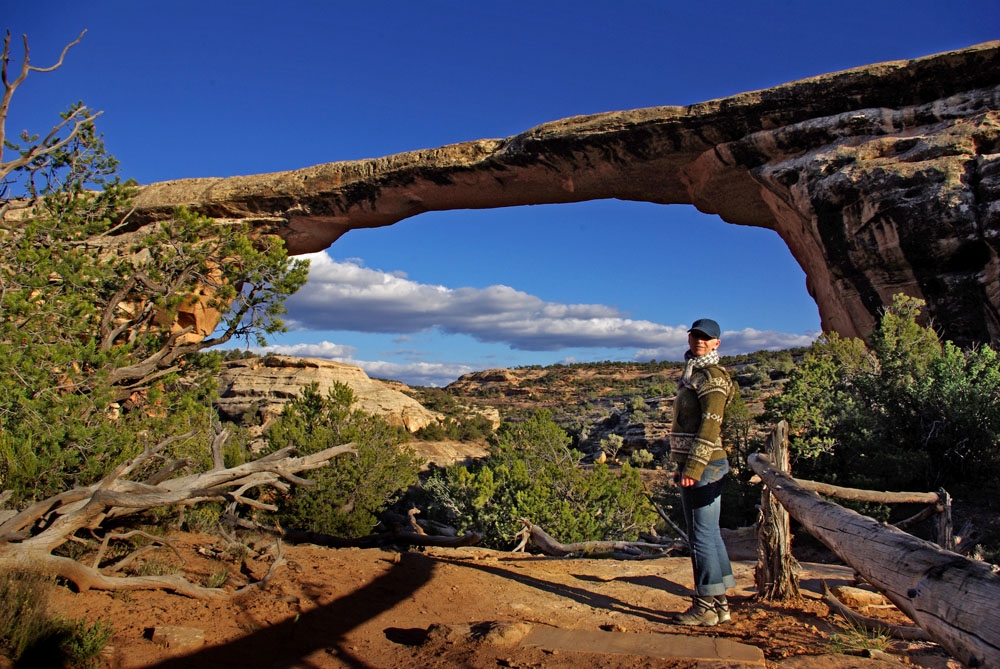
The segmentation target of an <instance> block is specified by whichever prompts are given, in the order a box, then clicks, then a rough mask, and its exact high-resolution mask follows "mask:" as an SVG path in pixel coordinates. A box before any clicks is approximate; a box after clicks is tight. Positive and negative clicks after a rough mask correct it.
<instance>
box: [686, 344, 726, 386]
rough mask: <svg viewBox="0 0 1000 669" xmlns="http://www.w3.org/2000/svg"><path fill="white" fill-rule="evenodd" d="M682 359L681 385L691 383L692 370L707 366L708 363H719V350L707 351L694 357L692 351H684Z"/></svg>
mask: <svg viewBox="0 0 1000 669" xmlns="http://www.w3.org/2000/svg"><path fill="white" fill-rule="evenodd" d="M684 360H685V364H684V374H683V375H682V376H681V381H680V384H681V385H682V386H687V385H690V383H691V374H693V373H694V370H696V369H702V368H703V367H708V366H709V365H718V364H719V352H718V351H709V352H708V353H706V354H705V355H703V356H701V357H695V355H694V353H692V352H691V351H685V352H684Z"/></svg>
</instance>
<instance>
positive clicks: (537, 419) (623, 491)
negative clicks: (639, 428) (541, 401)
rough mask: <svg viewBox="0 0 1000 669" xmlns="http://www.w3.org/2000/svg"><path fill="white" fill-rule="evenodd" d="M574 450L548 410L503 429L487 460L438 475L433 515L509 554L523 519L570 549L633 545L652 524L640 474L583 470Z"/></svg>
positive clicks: (431, 498) (430, 487)
mask: <svg viewBox="0 0 1000 669" xmlns="http://www.w3.org/2000/svg"><path fill="white" fill-rule="evenodd" d="M569 444H570V437H569V435H567V434H566V432H565V431H564V430H563V428H561V427H560V426H559V425H557V424H556V423H555V422H554V421H553V420H552V415H551V413H550V412H549V411H548V410H540V411H538V412H536V413H535V414H534V415H532V416H531V417H530V418H528V419H527V420H525V421H523V422H520V423H504V424H503V425H502V426H501V427H500V429H499V430H498V431H497V433H496V434H495V435H494V437H493V438H492V439H491V443H490V451H491V454H490V457H489V458H488V459H486V460H485V461H484V462H481V463H479V464H475V465H472V466H468V467H467V466H453V467H450V468H448V469H445V470H441V471H438V472H435V474H434V475H433V476H432V477H431V478H430V479H429V480H428V481H427V482H426V483H425V484H424V487H423V491H424V494H425V495H426V496H427V497H428V508H429V512H430V516H431V517H432V518H439V519H440V520H442V521H443V522H447V523H449V524H452V525H454V526H456V527H457V529H458V530H459V531H460V532H465V531H477V532H481V533H483V535H484V539H483V545H485V546H489V547H493V548H509V545H510V541H511V539H512V537H513V535H514V534H516V533H517V531H518V530H519V529H520V528H521V524H520V519H521V518H526V519H528V520H530V521H531V522H533V523H534V524H536V525H538V526H540V527H543V528H544V529H545V530H546V532H548V533H549V534H551V535H552V536H553V537H555V538H556V539H558V540H559V541H561V542H564V543H571V542H576V541H589V540H612V539H620V540H629V539H635V538H636V537H637V536H638V532H639V531H640V530H645V529H648V528H649V527H651V526H652V525H653V523H654V522H655V519H656V515H655V511H654V510H653V508H652V506H651V505H650V504H649V502H648V500H647V498H646V496H645V493H644V489H643V486H642V481H641V480H640V478H639V473H638V471H637V470H636V469H633V468H632V467H630V466H629V465H628V464H625V465H622V467H621V469H620V470H611V469H610V468H609V467H607V465H604V464H600V465H595V466H593V467H592V468H584V467H581V466H580V459H581V457H582V456H581V454H580V453H579V452H577V451H574V450H572V449H571V448H570V447H569Z"/></svg>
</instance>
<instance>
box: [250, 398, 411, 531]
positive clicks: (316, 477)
mask: <svg viewBox="0 0 1000 669" xmlns="http://www.w3.org/2000/svg"><path fill="white" fill-rule="evenodd" d="M353 403H354V392H353V391H352V390H351V388H350V387H349V386H347V385H345V384H342V383H334V384H333V387H332V388H330V390H329V392H328V393H327V395H326V396H325V397H324V396H323V395H321V394H320V392H319V389H318V386H317V385H316V384H312V385H310V386H308V387H306V388H305V389H303V391H302V393H301V394H300V395H299V396H298V397H297V398H295V399H294V400H293V401H291V402H289V403H288V404H287V405H285V408H284V410H283V412H282V415H281V417H280V418H278V420H276V421H275V422H274V424H273V425H272V426H271V427H270V428H269V429H268V431H267V433H266V434H265V438H266V439H267V442H268V448H267V449H265V450H266V452H267V453H271V452H274V451H276V450H278V449H280V448H284V447H285V446H295V448H296V449H297V450H298V451H299V452H300V453H302V454H309V453H317V452H319V451H321V450H323V449H326V448H329V447H330V446H337V445H341V444H347V443H350V442H354V444H355V448H357V451H358V453H357V456H352V455H349V454H348V455H341V456H338V457H336V458H334V459H333V461H332V462H331V463H330V464H329V465H327V466H326V467H323V468H321V469H318V470H315V471H313V472H312V473H311V476H310V477H311V478H312V480H313V481H314V482H315V485H313V486H311V487H308V488H306V487H295V488H293V489H292V490H291V491H289V492H288V493H287V494H285V495H282V496H281V497H280V498H279V499H278V500H276V501H277V503H278V506H279V510H278V512H277V513H276V514H275V515H276V519H277V520H278V521H279V522H280V523H281V524H283V525H285V526H288V527H294V528H297V529H302V530H309V531H313V532H322V533H325V534H332V535H336V536H342V537H358V536H364V535H366V534H369V533H370V532H371V531H372V529H373V528H374V527H375V525H376V524H377V523H378V514H379V513H381V512H382V511H384V510H385V509H386V508H387V507H388V506H389V505H390V504H391V503H392V502H393V501H395V500H396V499H397V498H398V497H399V495H400V493H402V492H403V491H405V490H406V488H408V487H409V486H412V485H414V484H416V483H417V479H418V474H419V471H420V466H421V461H420V459H419V458H418V457H417V456H416V455H415V454H414V453H413V451H412V449H410V448H408V447H406V446H405V442H406V441H407V439H408V438H409V435H408V434H407V433H406V432H405V430H403V429H402V428H399V427H395V426H392V425H390V424H389V423H388V422H387V421H386V420H385V419H384V418H382V417H381V416H373V415H371V414H367V413H365V412H363V411H360V410H357V409H354V410H352V409H351V405H352V404H353Z"/></svg>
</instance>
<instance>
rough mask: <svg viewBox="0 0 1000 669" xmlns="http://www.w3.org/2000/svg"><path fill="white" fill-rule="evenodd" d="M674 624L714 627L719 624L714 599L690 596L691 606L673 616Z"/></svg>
mask: <svg viewBox="0 0 1000 669" xmlns="http://www.w3.org/2000/svg"><path fill="white" fill-rule="evenodd" d="M674 624H675V625H692V626H698V627H715V626H716V625H718V624H719V614H717V613H716V612H715V601H714V600H712V599H702V598H701V597H692V598H691V607H690V608H689V609H688V610H687V611H685V612H684V613H678V614H677V615H675V616H674Z"/></svg>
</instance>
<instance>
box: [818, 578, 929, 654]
mask: <svg viewBox="0 0 1000 669" xmlns="http://www.w3.org/2000/svg"><path fill="white" fill-rule="evenodd" d="M823 603H824V604H826V605H827V606H829V607H830V610H831V611H833V612H834V613H837V614H839V615H840V616H841V617H842V618H843V619H844V620H847V621H848V622H850V623H852V624H854V625H857V626H858V627H860V628H861V629H864V630H867V631H869V632H877V633H880V634H887V635H889V636H891V637H892V638H894V639H903V640H905V641H929V640H930V637H928V636H927V632H925V631H924V630H922V629H921V628H919V627H908V626H903V625H893V624H891V623H887V622H885V621H884V620H879V619H878V618H872V617H869V616H863V615H861V614H860V613H858V612H857V611H854V610H853V609H851V608H850V607H849V606H847V605H846V604H844V603H843V602H842V601H840V600H839V599H837V598H836V597H834V595H833V593H832V592H830V588H828V587H827V585H826V581H824V582H823Z"/></svg>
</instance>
